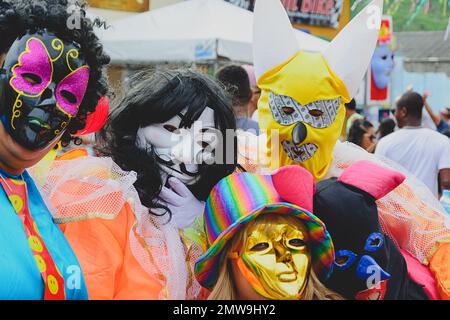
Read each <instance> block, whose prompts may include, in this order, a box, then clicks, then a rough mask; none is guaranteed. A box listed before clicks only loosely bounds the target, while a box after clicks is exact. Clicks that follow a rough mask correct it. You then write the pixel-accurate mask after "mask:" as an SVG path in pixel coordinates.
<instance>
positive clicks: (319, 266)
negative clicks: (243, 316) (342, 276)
mask: <svg viewBox="0 0 450 320" xmlns="http://www.w3.org/2000/svg"><path fill="white" fill-rule="evenodd" d="M263 213H271V214H290V215H294V216H296V217H298V218H300V219H301V220H302V221H303V222H304V223H305V225H306V226H307V228H308V229H309V239H310V241H309V246H310V252H311V258H312V259H311V260H312V268H313V270H314V272H315V273H316V275H317V276H318V277H319V279H320V280H322V281H323V280H326V279H327V278H328V277H329V275H330V274H331V272H332V269H333V262H334V247H333V242H332V240H331V237H330V234H329V233H328V231H327V230H326V228H325V225H324V223H323V222H322V221H321V220H320V219H319V218H317V217H316V216H315V215H313V214H312V213H310V212H308V211H306V210H304V209H302V208H300V207H298V206H295V205H293V204H290V203H287V202H279V203H272V204H269V205H263V206H261V207H260V208H256V209H255V210H254V211H253V212H252V213H250V214H248V215H246V216H244V217H242V218H241V219H238V220H236V221H235V222H233V223H232V224H231V225H230V226H229V227H228V228H226V229H225V230H224V231H223V232H222V233H221V234H220V235H219V236H218V237H217V239H216V240H215V241H214V242H213V243H212V244H211V246H210V247H209V248H208V250H207V251H206V252H205V253H204V254H203V255H202V256H200V257H199V258H198V259H197V261H196V263H195V268H194V272H195V276H196V278H197V280H198V282H199V283H200V284H201V285H202V286H203V287H205V288H207V289H212V288H213V287H214V285H215V284H216V282H217V278H218V276H219V271H220V266H221V265H222V264H223V263H224V262H225V261H224V260H225V253H226V250H225V249H226V248H227V244H228V243H230V240H231V239H232V238H233V236H234V235H235V234H236V233H237V232H238V231H239V230H240V228H241V227H243V226H244V225H245V224H246V223H248V222H249V221H251V220H253V219H255V218H257V217H258V216H259V215H261V214H263Z"/></svg>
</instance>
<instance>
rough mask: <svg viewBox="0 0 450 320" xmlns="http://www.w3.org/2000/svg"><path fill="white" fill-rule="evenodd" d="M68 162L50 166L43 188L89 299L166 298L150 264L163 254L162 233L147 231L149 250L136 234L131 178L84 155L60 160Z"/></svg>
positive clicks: (159, 276)
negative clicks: (151, 241)
mask: <svg viewBox="0 0 450 320" xmlns="http://www.w3.org/2000/svg"><path fill="white" fill-rule="evenodd" d="M80 156H81V158H80ZM68 158H69V159H72V160H56V161H54V162H53V163H52V166H51V169H50V171H49V172H48V175H47V178H46V181H45V183H44V185H43V186H41V188H42V191H43V192H42V193H43V195H44V197H46V198H47V199H46V200H47V202H48V206H49V207H50V210H51V211H52V213H53V217H54V220H55V222H56V223H58V224H59V225H60V228H61V229H62V231H63V232H64V235H65V236H66V238H67V240H68V241H69V243H70V245H71V247H72V249H73V251H74V252H75V254H76V256H77V258H78V261H79V263H80V265H81V268H82V270H83V274H84V277H85V280H86V285H87V289H88V295H89V299H93V300H103V299H108V300H109V299H120V300H128V299H163V298H166V290H165V289H166V285H167V279H166V278H165V277H164V276H163V274H162V272H159V270H158V265H157V263H156V262H154V261H153V256H155V255H157V254H160V255H163V256H164V252H166V254H165V256H167V248H165V247H164V245H163V244H164V240H163V238H164V234H163V232H161V231H160V230H158V229H157V228H156V227H154V228H153V229H152V230H151V231H152V234H153V235H154V239H155V240H156V244H155V247H156V248H155V250H152V249H151V248H149V246H148V245H146V241H145V240H144V239H143V238H142V237H141V236H140V235H139V233H138V229H139V228H138V223H137V219H136V215H135V211H134V210H135V208H134V207H135V205H136V201H138V198H137V195H136V194H135V193H134V188H133V183H134V181H135V174H134V173H125V172H122V171H121V170H120V169H119V168H118V167H117V166H116V165H115V164H114V162H112V160H110V159H106V158H91V157H84V153H83V152H75V156H74V153H72V154H71V155H70V156H69V157H63V158H62V159H68ZM60 159H61V158H60ZM32 172H33V170H32ZM147 214H148V213H147ZM147 229H149V228H148V227H147ZM157 240H160V241H157ZM158 250H159V252H158ZM161 253H162V254H161ZM152 254H153V256H152ZM153 262H154V263H153ZM165 271H167V270H165Z"/></svg>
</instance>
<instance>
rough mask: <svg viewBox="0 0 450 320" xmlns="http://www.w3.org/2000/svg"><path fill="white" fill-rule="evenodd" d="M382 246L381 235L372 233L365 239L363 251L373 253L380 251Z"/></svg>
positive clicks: (382, 237)
mask: <svg viewBox="0 0 450 320" xmlns="http://www.w3.org/2000/svg"><path fill="white" fill-rule="evenodd" d="M383 244H384V236H383V234H381V233H378V232H374V233H372V234H371V235H370V236H369V237H368V238H367V241H366V245H365V246H364V250H366V251H368V252H374V251H377V250H378V249H380V248H381V247H382V246H383Z"/></svg>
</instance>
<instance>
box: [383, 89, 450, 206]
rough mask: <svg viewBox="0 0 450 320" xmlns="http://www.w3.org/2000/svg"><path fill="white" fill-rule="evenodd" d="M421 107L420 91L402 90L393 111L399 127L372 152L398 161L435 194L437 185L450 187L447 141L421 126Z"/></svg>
mask: <svg viewBox="0 0 450 320" xmlns="http://www.w3.org/2000/svg"><path fill="white" fill-rule="evenodd" d="M423 106H424V99H423V97H422V96H421V95H420V94H418V93H416V92H412V91H411V92H407V93H405V94H404V95H403V96H402V97H401V98H400V100H399V101H398V102H397V106H396V110H395V119H396V120H397V125H398V127H399V128H400V130H398V131H396V132H394V133H392V134H390V135H388V136H387V137H385V138H383V139H382V140H380V141H379V143H378V145H377V148H376V151H375V153H376V154H377V155H382V156H385V157H387V158H389V159H391V160H394V161H396V162H397V163H399V164H401V165H402V166H403V167H405V168H406V169H407V170H409V171H410V172H411V173H412V174H414V175H415V176H416V177H417V178H418V179H419V180H421V181H422V182H423V183H424V184H425V185H426V186H427V187H428V188H429V189H430V190H431V191H432V192H433V194H434V195H435V196H436V197H438V194H439V187H440V189H441V190H446V189H450V141H449V139H448V138H447V137H445V136H444V135H442V134H440V133H438V132H436V131H434V130H431V129H428V128H424V127H423V126H422V124H421V123H422V109H423ZM438 181H440V185H439V183H438Z"/></svg>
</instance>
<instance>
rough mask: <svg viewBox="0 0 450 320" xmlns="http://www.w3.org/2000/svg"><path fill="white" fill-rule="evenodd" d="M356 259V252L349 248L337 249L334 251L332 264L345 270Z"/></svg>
mask: <svg viewBox="0 0 450 320" xmlns="http://www.w3.org/2000/svg"><path fill="white" fill-rule="evenodd" d="M355 260H356V254H354V253H353V252H352V251H350V250H339V251H337V252H336V257H335V259H334V265H335V267H336V268H337V269H339V270H345V269H347V268H348V267H350V266H351V265H352V264H353V262H355Z"/></svg>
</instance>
